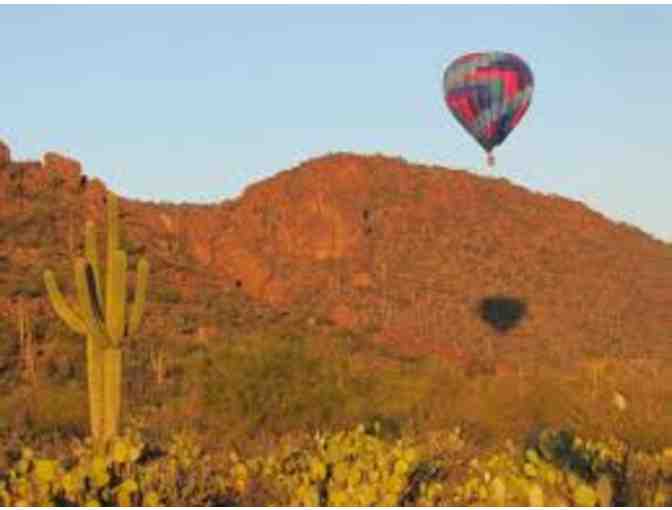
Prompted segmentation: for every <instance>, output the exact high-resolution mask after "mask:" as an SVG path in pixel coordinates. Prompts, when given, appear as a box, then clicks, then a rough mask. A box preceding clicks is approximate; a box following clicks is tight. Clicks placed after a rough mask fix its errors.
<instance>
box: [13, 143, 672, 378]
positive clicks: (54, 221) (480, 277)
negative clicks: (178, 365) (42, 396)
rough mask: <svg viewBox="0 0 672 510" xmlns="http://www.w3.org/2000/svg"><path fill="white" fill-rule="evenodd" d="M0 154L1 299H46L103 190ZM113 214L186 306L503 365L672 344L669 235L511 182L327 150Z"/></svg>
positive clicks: (55, 165)
mask: <svg viewBox="0 0 672 510" xmlns="http://www.w3.org/2000/svg"><path fill="white" fill-rule="evenodd" d="M0 166H2V168H0V221H1V232H0V235H1V236H2V239H1V243H2V245H1V246H2V247H1V248H0V263H1V264H2V285H3V286H4V288H5V290H4V291H3V294H4V295H3V299H4V300H5V309H7V304H8V303H7V298H8V297H10V296H11V295H12V294H13V295H17V294H20V293H21V292H24V291H25V292H24V293H28V294H30V291H31V290H32V291H34V293H35V295H36V297H39V296H41V295H42V294H41V292H40V288H41V285H42V284H41V280H40V270H41V268H42V267H44V266H46V265H48V264H50V263H52V262H51V261H52V260H54V257H55V258H56V259H58V261H59V264H60V265H61V266H63V267H64V271H65V270H66V269H65V268H67V265H68V264H69V262H68V261H69V256H70V255H71V254H73V253H76V252H78V250H79V249H80V244H78V243H80V241H81V229H82V225H83V221H84V218H85V217H87V218H89V217H94V218H97V221H99V220H100V219H102V217H101V214H102V211H103V208H102V207H101V206H102V205H103V204H102V202H103V200H104V199H103V197H104V186H103V185H102V184H101V183H100V182H98V181H96V180H93V181H87V178H86V177H85V176H84V175H83V174H81V171H80V168H79V164H78V163H76V162H74V161H71V160H68V159H67V158H63V157H61V156H58V155H55V154H48V155H46V156H45V158H44V161H43V162H41V163H37V162H9V158H8V157H7V156H6V157H5V162H4V163H3V164H2V165H0ZM122 214H123V215H124V220H125V224H126V227H127V229H128V238H129V239H130V240H129V241H128V242H129V243H131V244H132V245H133V246H132V247H131V248H132V249H131V250H130V251H131V253H133V252H135V253H144V252H146V253H148V254H150V257H151V258H152V259H154V260H156V261H157V262H158V264H156V265H155V267H158V268H159V269H157V271H158V272H159V275H158V276H159V278H160V279H161V280H162V286H163V287H164V290H163V292H164V294H165V293H166V292H168V293H170V292H173V293H174V294H175V296H173V299H174V300H178V301H180V303H181V305H182V306H185V307H188V306H189V303H190V302H191V301H193V302H194V303H198V302H200V301H199V300H200V299H201V298H202V297H203V295H204V294H208V295H210V294H218V293H234V294H236V295H239V296H240V299H241V300H244V301H245V300H247V301H246V302H248V305H246V306H249V307H250V310H252V309H254V310H256V309H257V308H259V310H261V309H263V310H266V312H259V311H252V312H250V316H249V317H247V319H246V320H248V321H252V322H251V323H248V324H247V325H248V326H252V325H253V323H254V321H255V320H257V317H259V318H260V320H263V317H266V318H267V319H268V318H269V317H271V318H272V317H275V316H278V317H280V316H285V315H286V314H287V313H288V312H290V311H292V310H299V309H300V310H307V311H308V313H309V315H314V316H315V317H318V318H324V319H326V320H327V321H328V322H327V323H326V324H327V325H328V324H329V323H331V324H332V325H334V326H337V327H343V328H347V329H350V330H353V331H367V332H370V333H371V334H372V338H373V339H374V340H375V342H378V343H379V344H380V345H381V346H383V347H384V348H386V349H387V350H389V351H391V352H394V353H397V354H400V355H403V356H410V357H414V356H420V355H424V354H427V353H438V354H440V355H441V356H443V357H447V358H449V359H455V360H458V361H459V362H460V363H463V364H464V365H466V366H470V367H475V368H476V369H479V370H486V371H489V370H495V369H496V370H497V371H498V372H506V371H508V370H513V367H514V366H517V364H520V363H523V364H527V363H528V362H533V363H534V364H535V365H537V364H544V365H545V364H548V365H553V366H558V367H562V366H567V365H568V364H574V363H576V362H577V361H579V360H580V359H583V358H585V357H596V356H608V357H618V358H622V357H624V358H646V357H651V356H654V357H664V358H666V357H669V356H670V354H672V337H671V335H672V328H671V327H670V326H672V322H671V313H672V312H670V310H672V293H671V292H670V289H672V251H671V250H670V247H669V246H668V245H666V244H665V243H662V242H659V241H657V240H655V239H653V238H652V237H650V236H648V235H646V234H645V233H643V232H641V231H639V230H638V229H636V228H633V227H631V226H628V225H625V224H619V223H615V222H612V221H610V220H609V219H607V218H605V217H604V216H602V215H600V214H598V213H596V212H594V211H592V210H590V209H588V208H587V207H586V206H584V205H583V204H581V203H579V202H575V201H572V200H568V199H565V198H561V197H558V196H553V195H543V194H539V193H533V192H530V191H528V190H526V189H524V188H522V187H519V186H515V185H513V184H511V183H510V182H508V181H507V180H505V179H494V178H487V177H481V176H476V175H473V174H469V173H467V172H464V171H455V170H451V169H448V168H442V167H429V166H421V165H413V164H410V163H407V162H405V161H404V160H402V159H397V158H388V157H382V156H359V155H353V154H334V155H328V156H325V157H322V158H317V159H313V160H310V161H308V162H305V163H303V164H301V165H299V166H298V167H296V168H293V169H290V170H287V171H282V172H280V173H278V174H277V175H275V176H274V177H272V178H270V179H266V180H264V181H262V182H259V183H255V184H254V185H252V186H250V187H248V188H247V189H246V190H245V192H244V193H243V194H242V196H241V197H239V198H238V199H236V200H230V201H224V202H221V203H219V204H214V205H207V206H205V205H172V204H163V203H161V204H155V203H145V202H139V201H127V200H125V201H122ZM73 232H74V234H73ZM26 272H28V273H26ZM28 275H32V277H34V278H33V279H32V280H31V279H30V278H29V277H28ZM19 284H21V285H24V286H26V287H27V289H22V288H21V287H20V285H19ZM11 285H15V287H14V288H13V289H14V290H12V288H10V287H11ZM16 285H19V287H16ZM206 286H207V287H206ZM166 288H170V289H171V290H170V291H166V290H165V289H166ZM157 292H162V291H157ZM154 298H155V301H160V300H161V299H162V298H163V299H165V298H166V296H165V295H164V296H162V297H161V296H154ZM37 301H40V300H39V299H38V300H37ZM168 301H170V297H168ZM35 306H36V307H38V308H40V309H42V310H44V311H45V313H50V312H49V311H48V307H46V306H44V307H39V306H38V305H37V304H36V305H35ZM193 314H194V316H195V317H198V316H200V315H202V314H205V315H208V313H207V310H206V309H205V308H199V309H195V310H194V311H193ZM155 319H156V318H155ZM156 320H158V319H156ZM195 320H196V319H195ZM213 320H214V319H213ZM271 320H274V319H271ZM149 321H150V323H151V322H152V316H151V310H150V318H149ZM211 322H212V321H211ZM199 327H203V325H202V324H201V325H200V326H199Z"/></svg>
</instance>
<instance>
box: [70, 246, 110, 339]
mask: <svg viewBox="0 0 672 510" xmlns="http://www.w3.org/2000/svg"><path fill="white" fill-rule="evenodd" d="M75 278H76V283H77V296H78V298H79V303H80V306H81V307H82V317H83V319H84V323H85V324H86V330H87V333H88V334H89V335H91V336H92V337H93V340H94V341H95V342H97V343H98V345H99V346H101V347H107V346H108V345H109V343H110V340H109V336H108V334H107V332H106V331H105V325H104V322H103V312H102V310H101V305H100V303H99V302H98V297H97V295H96V289H95V276H94V274H93V268H92V267H91V266H90V265H89V263H88V262H87V261H86V260H84V259H82V258H80V259H78V260H77V262H76V263H75Z"/></svg>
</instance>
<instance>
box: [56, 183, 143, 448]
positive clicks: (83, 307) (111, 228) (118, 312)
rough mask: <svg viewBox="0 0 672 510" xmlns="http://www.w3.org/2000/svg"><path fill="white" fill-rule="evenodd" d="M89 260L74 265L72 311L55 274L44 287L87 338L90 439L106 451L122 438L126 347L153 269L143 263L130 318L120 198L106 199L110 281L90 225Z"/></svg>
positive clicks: (72, 325) (67, 319)
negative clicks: (103, 271) (102, 268)
mask: <svg viewBox="0 0 672 510" xmlns="http://www.w3.org/2000/svg"><path fill="white" fill-rule="evenodd" d="M85 241H86V242H85V248H84V257H78V258H76V259H75V262H74V265H75V284H76V288H77V301H78V303H77V307H71V306H70V305H69V304H68V302H67V301H66V299H65V297H64V296H63V294H62V293H61V291H60V290H59V288H58V285H57V284H56V279H55V278H54V274H53V273H52V272H51V271H48V270H47V271H45V273H44V281H45V284H46V286H47V291H48V293H49V298H50V300H51V303H52V305H53V307H54V310H55V311H56V313H57V314H58V315H59V316H60V317H61V319H63V321H64V322H65V323H66V324H67V325H68V326H70V328H71V329H72V330H73V331H75V332H76V333H79V334H81V335H85V336H86V362H87V375H88V390H89V418H90V427H91V435H92V437H93V439H94V442H95V443H96V444H98V445H105V444H106V443H108V441H109V440H110V439H112V438H113V437H114V436H116V435H118V432H119V416H120V414H121V373H122V368H121V367H122V358H121V341H122V339H123V338H124V337H128V336H131V335H134V334H135V333H136V332H137V330H138V328H139V326H140V322H141V319H142V314H143V310H144V304H145V296H146V292H147V279H148V275H149V263H148V262H147V260H146V259H145V258H143V259H141V260H140V262H139V263H138V271H137V281H136V289H135V301H134V302H133V306H132V308H131V313H130V314H127V313H126V306H127V303H126V267H127V258H126V253H125V252H124V251H123V250H120V249H119V223H118V202H117V197H116V196H115V195H114V194H112V193H108V195H107V263H106V268H105V269H106V271H107V274H106V280H105V285H104V288H103V282H102V279H101V276H100V267H99V264H98V249H97V244H96V229H95V226H94V224H93V222H91V221H88V222H87V223H86V227H85Z"/></svg>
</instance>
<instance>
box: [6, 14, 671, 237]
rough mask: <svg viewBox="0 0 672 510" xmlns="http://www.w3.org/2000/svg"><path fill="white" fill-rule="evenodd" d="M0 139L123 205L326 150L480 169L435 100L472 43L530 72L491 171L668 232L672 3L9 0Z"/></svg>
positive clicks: (256, 174)
mask: <svg viewBox="0 0 672 510" xmlns="http://www.w3.org/2000/svg"><path fill="white" fill-rule="evenodd" d="M0 48H2V50H3V51H2V56H3V58H2V65H1V66H0V139H5V140H6V141H8V142H9V144H10V146H11V147H12V149H13V153H14V155H15V157H16V158H17V159H28V158H30V159H39V158H40V156H41V155H42V153H44V152H46V151H48V150H56V151H59V152H63V153H65V154H69V155H71V156H73V157H75V158H77V159H79V160H80V161H82V163H83V164H84V167H85V170H86V172H87V173H88V174H90V175H93V176H97V177H100V178H101V179H102V180H104V181H105V182H106V183H108V184H109V185H110V186H111V187H112V189H114V190H115V191H118V192H120V193H123V194H124V195H126V196H130V197H134V198H148V199H156V200H159V199H161V200H171V201H182V200H184V201H205V200H208V201H211V200H218V199H221V198H228V197H233V196H236V195H237V194H239V193H240V192H241V191H242V189H243V188H244V187H245V186H247V185H248V184H250V183H251V182H255V181H258V180H260V179H262V178H264V177H267V176H270V175H272V174H274V173H276V172H278V171H280V170H283V169H287V168H289V167H291V166H293V165H295V164H297V163H299V162H301V161H303V160H305V159H308V158H312V157H317V156H321V155H324V154H325V153H327V152H335V151H354V152H358V153H366V154H371V153H383V154H387V155H391V156H402V157H404V158H406V159H407V160H409V161H411V162H418V163H435V164H440V165H446V166H453V167H460V168H469V169H473V171H474V172H476V173H479V174H485V173H486V171H485V170H484V156H483V154H482V151H481V150H480V148H479V147H478V146H477V144H476V143H475V142H474V141H472V139H471V138H469V136H468V135H467V134H466V133H465V132H464V131H463V130H462V129H461V128H460V127H459V126H458V124H457V122H456V121H454V119H453V118H452V116H451V115H450V114H449V113H448V112H447V110H446V109H445V107H444V105H443V99H442V95H441V75H442V73H443V70H444V68H445V66H446V65H447V64H449V63H450V62H451V61H452V60H453V59H454V58H455V57H458V56H459V55H461V54H462V53H465V52H468V51H479V50H502V51H512V52H514V53H516V54H518V55H520V56H521V57H523V58H524V59H525V60H526V61H527V62H528V63H529V65H530V67H531V68H532V70H533V72H534V75H535V81H536V89H535V95H534V98H533V100H532V106H531V108H530V110H529V111H528V114H527V116H526V117H525V118H524V119H523V121H522V123H521V124H520V125H519V126H518V128H517V129H516V131H514V132H513V134H511V135H510V137H509V139H508V140H507V141H506V142H505V144H504V145H503V146H502V147H499V148H498V150H497V151H496V155H497V168H496V170H495V172H494V173H495V174H496V175H503V176H507V177H509V178H510V179H511V180H513V181H514V182H517V183H520V184H522V185H524V186H526V187H528V188H531V189H534V190H538V191H542V192H545V193H553V194H558V195H562V196H566V197H570V198H573V199H578V200H581V201H583V202H585V203H586V204H588V205H589V206H590V207H592V208H594V209H596V210H598V211H600V212H602V213H603V214H605V215H607V216H608V217H610V218H612V219H614V220H617V221H627V222H628V223H632V224H634V225H636V226H638V227H640V228H641V229H643V230H645V231H647V232H649V233H651V234H654V235H655V236H656V237H659V238H663V239H668V240H672V6H670V5H667V6H665V5H663V6H641V7H640V6H614V7H610V6H594V7H590V6H529V5H518V6H455V5H434V6H424V7H423V6H417V7H416V6H369V7H362V6H348V5H341V6H326V5H323V6H319V5H318V6H303V5H294V6H257V7H254V6H226V5H222V6H201V7H187V6H167V7H166V6H163V7H162V6H121V5H120V6H68V7H60V6H32V7H31V6H7V5H0Z"/></svg>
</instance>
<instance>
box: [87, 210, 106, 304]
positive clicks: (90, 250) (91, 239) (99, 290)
mask: <svg viewBox="0 0 672 510" xmlns="http://www.w3.org/2000/svg"><path fill="white" fill-rule="evenodd" d="M84 236H85V245H84V255H85V256H86V260H87V261H88V262H89V264H90V265H91V268H92V269H93V275H94V276H95V280H96V295H97V296H98V302H99V303H100V304H101V306H102V305H103V286H102V282H101V281H100V266H99V265H98V244H97V242H96V226H95V225H94V223H93V222H92V221H87V222H86V227H85V230H84Z"/></svg>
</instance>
